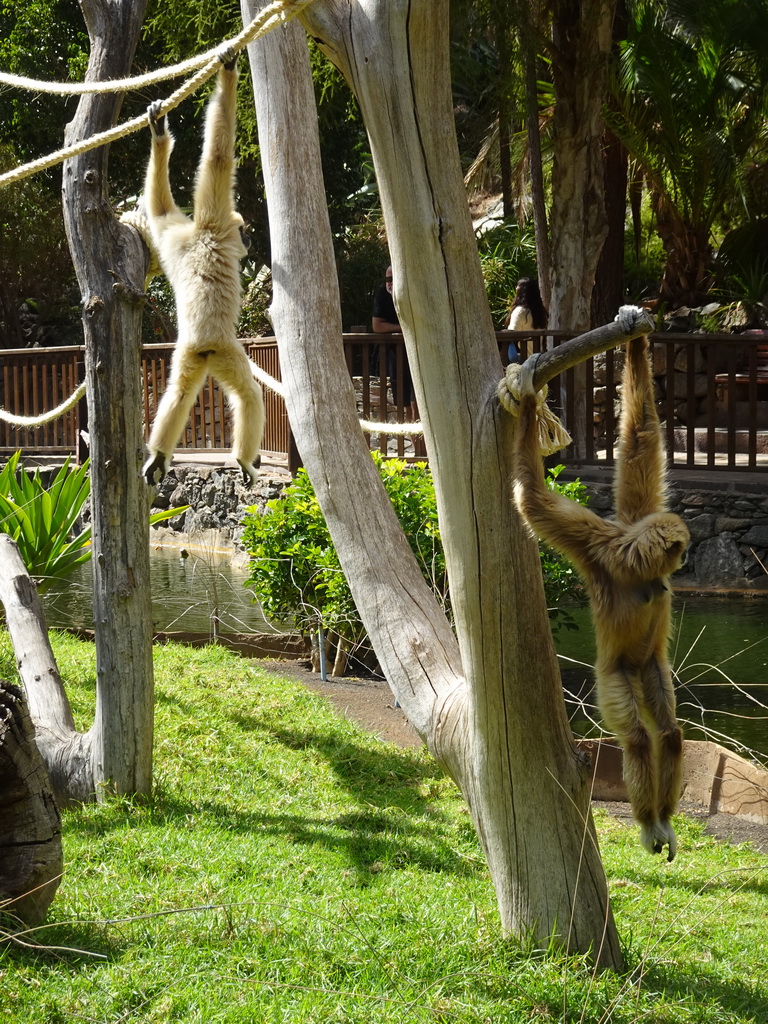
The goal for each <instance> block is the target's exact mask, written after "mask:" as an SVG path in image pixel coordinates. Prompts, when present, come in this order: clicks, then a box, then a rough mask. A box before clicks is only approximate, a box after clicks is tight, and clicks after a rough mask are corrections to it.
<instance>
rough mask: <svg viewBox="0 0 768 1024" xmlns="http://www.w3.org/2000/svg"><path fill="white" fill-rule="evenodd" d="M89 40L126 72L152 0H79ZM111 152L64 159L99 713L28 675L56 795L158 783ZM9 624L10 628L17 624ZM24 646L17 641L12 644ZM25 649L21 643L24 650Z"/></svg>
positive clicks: (75, 127)
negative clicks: (77, 720)
mask: <svg viewBox="0 0 768 1024" xmlns="http://www.w3.org/2000/svg"><path fill="white" fill-rule="evenodd" d="M81 6H82V9H83V14H84V16H85V20H86V24H87V26H88V33H89V36H90V40H91V56H90V61H89V65H88V77H89V78H90V79H107V78H116V77H122V76H125V75H127V74H128V72H129V70H130V65H131V60H132V57H133V52H134V49H135V47H136V43H137V40H138V36H139V31H140V29H141V24H142V21H143V17H144V9H145V0H81ZM120 103H121V98H120V96H119V95H118V94H104V95H101V96H98V95H94V96H84V97H83V98H82V100H81V101H80V104H79V105H78V109H77V113H76V115H75V119H74V121H73V122H72V123H71V124H70V125H69V127H68V132H67V141H68V142H70V143H71V142H73V141H75V140H78V139H81V138H84V137H87V136H90V135H92V134H95V133H96V132H99V131H102V130H104V129H106V128H108V127H110V126H111V125H112V124H113V122H114V121H115V119H116V117H117V114H118V112H119V109H120ZM107 156H108V151H107V148H106V147H102V148H100V149H96V150H91V151H90V152H89V153H85V154H83V155H82V156H79V157H75V158H74V159H72V160H69V161H67V163H66V164H65V166H64V214H65V225H66V229H67V236H68V239H69V243H70V248H71V251H72V258H73V261H74V264H75V270H76V272H77V276H78V281H79V283H80V288H81V292H82V299H83V326H84V333H85V347H86V375H87V381H88V421H89V427H90V442H91V511H92V523H93V570H94V613H95V624H96V662H97V668H96V671H97V680H96V717H95V722H94V725H93V727H92V728H91V730H90V731H89V732H88V733H85V734H79V733H77V732H76V731H75V728H74V723H73V721H72V716H71V713H70V711H69V705H68V702H67V698H66V695H65V694H64V691H63V688H62V687H61V681H60V680H59V679H58V673H56V672H55V662H53V656H52V654H51V655H50V660H51V663H52V665H53V670H52V672H51V673H43V676H41V675H40V674H39V673H38V672H36V671H35V670H34V669H30V668H29V665H28V664H27V665H26V666H25V664H24V661H23V659H20V672H21V676H22V681H23V683H24V687H25V690H26V693H27V698H28V701H29V708H30V713H31V715H32V718H33V721H34V722H35V725H36V727H37V731H38V736H41V735H42V736H43V737H45V742H43V743H42V749H43V752H44V757H45V759H46V763H47V765H48V768H49V770H50V771H51V773H52V775H53V777H54V780H55V785H56V789H57V794H58V796H59V798H60V799H62V800H68V799H75V800H84V799H92V798H94V797H95V798H97V799H98V798H100V797H102V796H103V795H105V794H108V793H110V792H117V793H127V794H148V793H149V792H150V789H151V780H152V732H153V714H154V710H153V703H154V694H153V674H152V610H151V598H150V588H149V537H148V522H149V496H148V492H147V489H146V487H145V485H144V483H143V480H142V478H141V475H140V466H141V462H142V456H143V428H142V420H141V417H142V401H141V371H140V351H141V310H142V304H143V298H144V296H143V283H144V275H145V272H146V265H147V264H146V259H147V257H146V250H145V249H144V246H143V243H142V242H141V240H140V239H139V237H138V235H137V234H136V233H135V232H134V231H133V230H132V229H131V228H128V227H127V226H124V225H121V224H120V223H119V222H118V221H117V220H116V218H115V215H114V212H113V210H112V208H111V205H110V203H109V199H108V195H107ZM9 625H10V623H9ZM15 643H16V641H15V640H14V644H15ZM17 653H18V648H17Z"/></svg>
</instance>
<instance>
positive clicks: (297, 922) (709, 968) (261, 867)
mask: <svg viewBox="0 0 768 1024" xmlns="http://www.w3.org/2000/svg"><path fill="white" fill-rule="evenodd" d="M54 647H55V650H56V653H57V657H58V658H59V665H60V667H61V670H62V673H63V675H64V678H65V679H66V680H67V683H68V688H69V692H70V695H71V698H72V700H73V703H74V705H75V714H76V718H77V720H78V722H79V725H80V727H83V726H84V725H87V724H89V721H90V714H91V711H92V703H93V695H94V655H93V648H92V646H91V645H89V644H87V643H83V642H80V641H76V640H73V639H71V638H67V637H60V638H56V637H55V638H54ZM155 653H156V662H155V664H156V673H157V712H156V715H157V718H156V758H155V772H156V775H155V777H156V785H155V794H154V798H153V801H152V803H151V804H150V805H148V806H140V805H134V804H132V803H130V802H129V801H127V800H112V801H109V802H107V803H105V804H102V805H99V806H95V805H94V806H88V807H83V808H81V809H78V810H75V811H69V812H67V813H66V814H65V815H64V842H65V861H66V874H65V877H64V880H63V882H62V884H61V887H60V889H59V891H58V894H57V897H56V899H55V901H54V903H53V906H52V908H51V911H50V914H49V921H50V924H49V925H47V926H46V927H45V928H44V929H43V930H39V931H36V932H35V933H34V934H33V935H28V936H27V937H26V938H27V940H29V941H35V942H38V943H40V944H41V945H44V946H45V947H48V948H46V949H39V950H30V949H21V948H19V947H18V946H17V945H15V944H13V943H6V944H5V945H4V946H0V1021H1V1022H3V1024H80V1022H83V1024H86V1022H88V1024H91V1022H98V1024H128V1022H131V1024H138V1022H141V1024H144V1022H146V1024H149V1022H178V1024H198V1022H199V1024H224V1022H226V1024H235V1022H238V1024H239V1022H242V1024H246V1022H247V1024H262V1022H263V1024H272V1022H291V1024H299V1022H312V1024H332V1022H344V1024H347V1022H350V1024H351V1022H359V1024H378V1022H384V1021H386V1022H393V1024H394V1022H398V1024H400V1022H403V1024H407V1022H425V1024H426V1022H431V1024H470V1022H471V1024H481V1022H482V1024H486V1022H488V1024H503V1022H515V1024H517V1022H528V1021H535V1022H546V1021H560V1022H566V1021H567V1022H574V1024H575V1022H579V1024H581V1022H584V1024H598V1022H600V1024H602V1022H608V1021H615V1022H622V1024H629V1022H648V1024H667V1022H669V1024H677V1022H680V1024H714V1022H726V1021H727V1022H747V1021H751V1022H754V1024H765V1022H766V1021H768V900H767V899H766V897H767V896H768V871H767V870H766V869H767V868H768V858H766V857H765V856H763V855H761V854H759V853H758V852H756V851H754V850H752V849H751V848H750V847H747V846H741V847H733V846H729V845H727V844H724V843H720V842H718V841H716V840H714V839H711V838H708V837H706V836H705V835H704V834H703V832H702V830H701V828H700V826H699V825H697V824H694V823H692V822H688V821H686V820H685V819H680V820H679V823H678V824H679V831H678V835H679V839H680V851H679V854H678V858H677V860H676V861H675V862H674V863H673V864H667V863H666V862H662V861H661V860H660V859H658V858H652V857H649V856H648V855H647V854H645V853H644V852H643V851H642V850H641V849H640V847H639V845H638V842H637V831H636V829H635V828H629V827H627V826H626V825H625V824H623V823H621V822H619V821H617V820H614V819H611V818H608V817H607V816H603V815H602V814H601V815H600V816H599V818H598V822H597V824H598V831H599V835H600V844H601V849H602V851H603V856H604V860H605V865H606V870H607V873H608V876H609V879H610V885H611V892H612V898H613V905H614V911H615V913H616V918H617V923H618V927H619V930H620V933H621V936H622V939H623V942H624V944H625V950H626V960H627V970H626V972H625V973H624V974H622V975H615V974H613V973H604V974H602V975H597V976H595V975H594V974H593V973H592V972H591V970H590V969H589V967H588V966H587V965H586V964H585V963H583V962H582V961H581V960H579V959H577V958H565V957H562V956H561V955H558V954H556V953H547V951H542V950H537V949H533V948H530V947H529V946H526V945H525V944H521V943H520V942H517V941H510V940H504V939H502V938H501V937H500V934H499V920H498V914H497V911H496V906H495V899H494V895H493V892H492V889H491V885H490V882H489V880H488V875H487V872H486V868H485V864H484V860H483V857H482V854H481V852H480V849H479V846H478V842H477V839H476V836H475V833H474V830H473V827H472V824H471V821H470V819H469V816H468V814H467V812H466V810H465V808H464V806H463V803H462V800H461V799H460V797H459V795H458V793H457V791H456V789H455V787H454V786H453V784H452V783H451V782H450V781H448V780H446V779H444V778H443V777H442V776H441V774H440V772H439V771H438V769H437V768H436V767H435V765H434V764H433V762H432V760H431V758H430V757H429V756H427V755H426V754H424V753H421V752H418V751H409V750H401V749H398V748H395V747H393V746H390V745H388V744H384V743H381V742H379V741H378V740H376V739H375V738H373V737H371V736H370V735H368V734H367V733H365V732H363V731H362V730H360V729H359V728H357V727H356V726H354V725H352V724H350V723H348V722H344V721H341V720H339V719H338V718H337V717H336V716H335V715H334V714H333V712H332V711H331V709H330V707H329V705H328V704H327V703H325V702H324V700H323V699H322V698H321V697H318V696H316V695H314V694H311V693H309V692H307V691H306V690H305V689H304V688H303V687H302V686H301V685H300V684H297V683H294V682H289V681H285V682H283V681H278V680H275V679H274V677H272V676H269V675H267V674H266V673H264V672H263V671H262V670H261V669H260V668H259V664H258V662H254V661H247V660H244V659H241V658H239V657H238V656H236V655H233V654H231V653H229V652H227V651H224V650H222V649H220V648H215V647H210V648H206V649H197V650H193V649H189V648H184V647H180V646H168V647H158V648H157V649H156V652H155ZM13 674H14V657H13V653H12V651H11V648H10V644H9V642H8V638H7V636H5V635H2V637H1V638H0V675H2V676H3V677H4V678H13ZM5 927H6V929H9V923H8V922H7V921H6V924H5Z"/></svg>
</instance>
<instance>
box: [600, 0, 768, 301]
mask: <svg viewBox="0 0 768 1024" xmlns="http://www.w3.org/2000/svg"><path fill="white" fill-rule="evenodd" d="M767 26H768V0H750V3H748V4H746V3H743V2H741V0H667V2H666V3H659V2H658V0H636V2H635V3H634V4H632V5H631V9H630V12H629V29H628V37H627V40H626V42H625V43H624V44H623V46H622V47H621V57H620V61H619V66H618V73H617V75H616V78H615V80H614V96H615V100H616V109H615V110H612V111H608V112H607V115H606V116H607V120H608V122H609V124H610V127H611V128H612V129H613V131H614V132H615V134H616V135H617V136H618V137H619V138H620V139H621V140H622V142H623V143H624V144H625V146H626V147H627V149H628V150H629V153H630V155H631V157H632V158H633V159H634V160H635V161H636V163H637V164H638V165H639V167H640V168H641V170H642V173H643V175H644V177H645V180H646V183H647V186H648V188H649V189H650V192H651V200H652V207H653V210H654V213H655V216H656V223H657V230H658V232H659V235H660V236H661V239H662V241H663V244H664V247H665V251H666V255H667V263H666V267H665V270H664V275H663V279H662V282H661V287H660V297H661V298H662V299H664V300H665V301H667V302H669V303H670V304H674V305H679V304H687V305H698V304H699V303H700V302H701V301H702V299H703V298H704V296H705V294H706V293H707V291H708V289H709V288H710V286H711V284H712V274H711V260H712V231H713V227H714V226H716V224H717V221H718V218H719V217H720V215H721V214H722V212H723V210H724V208H725V206H726V204H727V203H729V202H731V201H732V199H733V196H734V195H739V194H742V193H743V191H744V190H743V185H744V177H745V172H746V168H747V165H748V158H749V155H750V152H751V151H752V148H753V146H754V145H755V143H756V141H757V139H758V138H759V135H760V133H761V132H762V131H764V130H765V115H766V109H767V107H766V102H767V100H768V27H767Z"/></svg>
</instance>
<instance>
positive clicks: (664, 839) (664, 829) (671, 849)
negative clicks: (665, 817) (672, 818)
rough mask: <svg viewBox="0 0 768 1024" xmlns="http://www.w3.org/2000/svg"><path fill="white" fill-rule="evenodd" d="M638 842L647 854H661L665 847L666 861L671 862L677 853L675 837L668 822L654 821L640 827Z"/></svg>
mask: <svg viewBox="0 0 768 1024" xmlns="http://www.w3.org/2000/svg"><path fill="white" fill-rule="evenodd" d="M640 842H641V843H642V845H643V846H644V847H645V849H646V850H647V851H648V853H663V852H664V847H665V846H666V847H667V860H668V861H673V860H674V859H675V855H676V853H677V836H676V835H675V830H674V829H673V828H672V825H671V824H670V822H668V821H654V822H653V823H652V824H650V825H641V826H640Z"/></svg>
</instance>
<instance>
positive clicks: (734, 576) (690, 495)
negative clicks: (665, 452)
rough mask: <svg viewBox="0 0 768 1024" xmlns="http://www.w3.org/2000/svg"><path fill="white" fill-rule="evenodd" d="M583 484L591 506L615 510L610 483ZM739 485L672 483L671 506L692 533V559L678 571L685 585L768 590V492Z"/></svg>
mask: <svg viewBox="0 0 768 1024" xmlns="http://www.w3.org/2000/svg"><path fill="white" fill-rule="evenodd" d="M583 483H584V484H585V486H586V488H587V492H588V494H589V496H590V502H589V505H590V508H593V509H594V510H595V511H596V512H599V513H600V514H601V515H609V514H610V513H611V510H612V508H613V497H612V494H611V487H610V485H608V484H596V483H590V482H589V481H588V480H584V481H583ZM735 486H738V485H733V484H729V483H727V482H726V481H723V485H722V486H717V484H716V483H712V485H711V487H704V486H703V485H702V484H699V485H697V486H695V487H694V486H688V485H686V484H685V483H684V482H677V483H676V484H674V485H673V486H671V487H670V489H669V509H670V511H671V512H676V513H677V515H679V516H681V517H682V519H683V520H684V521H685V524H686V525H687V527H688V529H689V531H690V534H691V546H690V548H689V550H688V563H687V565H686V566H685V567H684V568H683V569H682V570H680V572H678V573H677V574H676V575H675V579H676V580H679V581H680V582H681V583H690V584H692V585H693V584H698V585H700V586H701V587H703V588H714V589H722V588H725V589H728V588H740V587H748V588H750V589H755V590H758V589H760V588H761V587H763V588H765V589H768V490H767V489H766V487H765V486H757V487H755V489H754V490H753V491H750V490H747V489H746V484H745V485H744V489H743V490H736V489H735ZM761 563H762V565H761ZM763 566H765V567H766V568H765V569H764V568H763Z"/></svg>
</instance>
